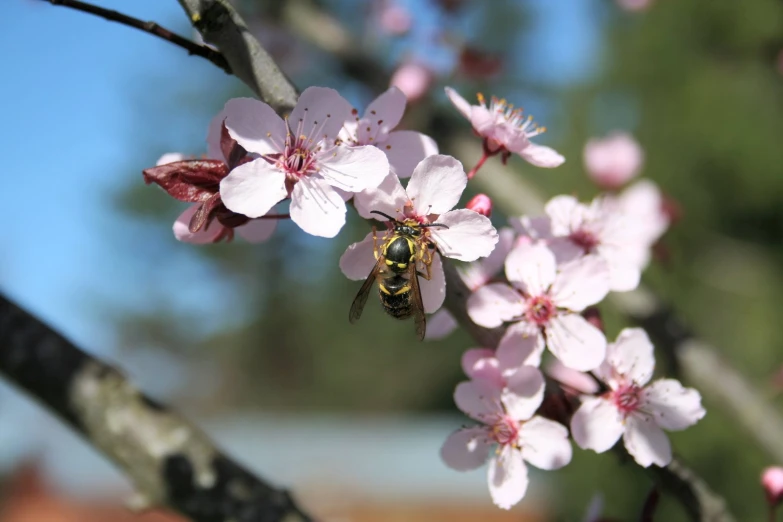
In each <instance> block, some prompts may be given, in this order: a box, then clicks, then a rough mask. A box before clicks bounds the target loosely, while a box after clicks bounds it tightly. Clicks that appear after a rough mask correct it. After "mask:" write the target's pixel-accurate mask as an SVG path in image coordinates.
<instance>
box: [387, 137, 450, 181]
mask: <svg viewBox="0 0 783 522" xmlns="http://www.w3.org/2000/svg"><path fill="white" fill-rule="evenodd" d="M376 145H377V147H378V148H379V149H381V150H382V151H383V152H384V153H385V154H386V157H387V158H388V159H389V165H390V167H391V172H393V173H394V174H395V175H396V176H397V177H400V178H409V177H410V176H411V174H413V169H415V168H416V165H418V164H419V162H420V161H421V160H423V159H424V158H428V157H430V156H433V155H435V154H437V153H438V144H437V143H435V140H433V139H432V138H430V137H429V136H427V135H426V134H422V133H421V132H416V131H408V130H399V131H394V132H392V133H390V134H389V137H388V138H386V141H384V142H382V143H377V144H376Z"/></svg>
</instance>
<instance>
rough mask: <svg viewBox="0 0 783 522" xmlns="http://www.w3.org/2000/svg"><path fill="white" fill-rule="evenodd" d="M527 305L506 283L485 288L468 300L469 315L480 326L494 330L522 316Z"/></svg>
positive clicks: (477, 291) (474, 293)
mask: <svg viewBox="0 0 783 522" xmlns="http://www.w3.org/2000/svg"><path fill="white" fill-rule="evenodd" d="M524 311H525V304H524V302H523V301H522V296H520V295H519V293H518V292H517V291H516V290H514V289H513V288H511V287H510V286H508V285H507V284H504V283H495V284H491V285H487V286H483V287H481V288H479V289H478V290H476V291H475V292H473V294H471V296H470V297H469V298H468V315H469V316H470V319H471V320H472V321H473V322H474V323H476V324H477V325H479V326H485V327H487V328H494V327H495V326H500V325H501V324H503V322H504V321H510V320H511V319H514V318H516V317H519V316H520V315H522V313H523V312H524Z"/></svg>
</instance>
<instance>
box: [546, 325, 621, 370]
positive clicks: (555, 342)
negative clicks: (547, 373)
mask: <svg viewBox="0 0 783 522" xmlns="http://www.w3.org/2000/svg"><path fill="white" fill-rule="evenodd" d="M545 335H546V344H547V346H548V347H549V351H551V352H552V353H553V354H554V356H555V357H557V358H558V359H560V362H562V363H563V364H565V365H566V366H568V367H569V368H571V369H573V370H579V371H580V372H586V371H589V370H592V369H594V368H597V367H598V365H600V364H601V362H602V361H603V360H604V357H605V355H606V337H604V334H603V333H601V331H600V330H599V329H598V328H596V327H595V326H593V325H592V324H590V323H588V322H587V320H586V319H585V318H583V317H582V316H581V315H578V314H568V313H564V314H559V315H557V316H556V317H554V318H553V319H552V320H551V321H550V322H549V325H548V326H547V328H546V331H545Z"/></svg>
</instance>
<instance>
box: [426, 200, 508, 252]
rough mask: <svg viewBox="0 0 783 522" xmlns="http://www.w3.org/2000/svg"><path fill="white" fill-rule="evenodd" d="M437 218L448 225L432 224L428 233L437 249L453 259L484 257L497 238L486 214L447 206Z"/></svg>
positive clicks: (492, 247) (439, 221)
mask: <svg viewBox="0 0 783 522" xmlns="http://www.w3.org/2000/svg"><path fill="white" fill-rule="evenodd" d="M437 222H438V223H441V224H443V225H446V226H447V227H449V228H443V227H431V228H430V234H432V237H433V238H434V239H435V242H436V243H437V244H438V250H439V251H440V252H441V253H442V254H443V255H444V256H446V257H450V258H452V259H458V260H460V261H475V260H476V259H478V258H480V257H486V256H488V255H489V254H490V253H492V250H493V249H494V248H495V245H496V244H497V242H498V232H497V230H495V227H493V226H492V222H491V221H490V220H489V218H488V217H486V216H482V215H481V214H478V213H476V212H473V211H472V210H468V209H465V208H463V209H459V210H450V211H448V212H446V213H445V214H441V215H440V216H439V217H438V221H437Z"/></svg>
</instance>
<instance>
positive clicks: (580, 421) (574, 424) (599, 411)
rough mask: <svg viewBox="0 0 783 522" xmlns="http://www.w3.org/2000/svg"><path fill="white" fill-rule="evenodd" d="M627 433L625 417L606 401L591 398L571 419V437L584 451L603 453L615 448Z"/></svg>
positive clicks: (586, 400)
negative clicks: (624, 422) (621, 437)
mask: <svg viewBox="0 0 783 522" xmlns="http://www.w3.org/2000/svg"><path fill="white" fill-rule="evenodd" d="M624 431H625V425H624V424H623V416H622V415H621V414H620V412H619V411H618V409H617V407H616V406H615V405H614V404H612V403H611V402H609V401H608V400H606V399H602V398H599V397H590V398H588V399H585V400H584V401H582V405H581V406H580V407H579V409H578V410H576V412H575V413H574V415H573V417H571V435H572V436H573V437H574V442H576V443H577V444H578V445H579V447H580V448H582V449H590V450H593V451H595V452H596V453H603V452H604V451H607V450H609V449H611V448H612V446H614V445H615V444H616V443H617V441H618V440H619V439H620V436H621V435H622V434H623V432H624Z"/></svg>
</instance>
